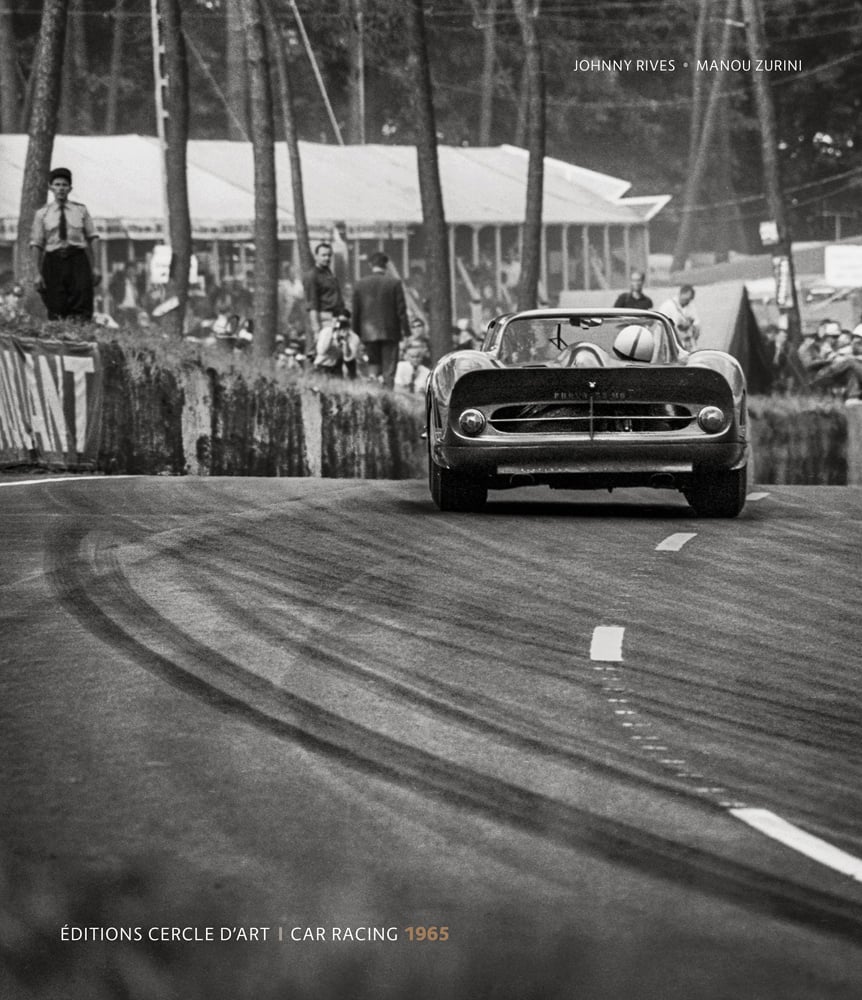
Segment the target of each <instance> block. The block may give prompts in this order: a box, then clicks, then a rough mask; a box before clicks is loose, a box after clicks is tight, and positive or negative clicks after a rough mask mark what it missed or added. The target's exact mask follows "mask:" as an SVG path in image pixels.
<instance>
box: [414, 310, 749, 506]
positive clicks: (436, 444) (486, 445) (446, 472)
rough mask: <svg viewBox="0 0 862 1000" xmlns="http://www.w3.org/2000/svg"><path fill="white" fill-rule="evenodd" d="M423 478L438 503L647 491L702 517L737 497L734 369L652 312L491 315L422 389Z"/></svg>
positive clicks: (739, 444) (741, 490) (742, 447)
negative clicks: (523, 489) (546, 492)
mask: <svg viewBox="0 0 862 1000" xmlns="http://www.w3.org/2000/svg"><path fill="white" fill-rule="evenodd" d="M426 416H427V440H428V479H429V486H430V489H431V496H432V498H433V500H434V502H435V504H436V505H437V506H438V507H439V508H440V510H444V511H478V510H480V509H481V508H482V506H483V505H484V503H485V501H486V499H487V497H488V491H489V490H503V489H507V488H511V487H520V486H527V485H530V484H540V483H541V484H545V485H547V486H550V487H552V488H554V489H609V490H612V489H614V488H616V487H625V486H652V487H656V488H659V489H673V490H679V491H681V492H682V493H683V495H684V496H685V498H686V499H687V500H688V502H689V504H690V505H691V506H692V507H693V508H694V510H695V512H696V513H697V514H699V515H701V516H704V517H735V516H736V515H737V514H739V512H740V511H741V510H742V508H743V506H744V504H745V496H746V468H747V463H748V419H747V414H746V387H745V376H744V374H743V371H742V369H741V367H740V365H739V363H738V362H737V361H736V359H735V358H733V357H731V356H730V355H729V354H725V353H723V352H721V351H713V350H702V351H693V352H690V353H689V352H687V351H685V350H683V348H682V346H681V344H680V341H679V339H678V335H677V332H676V330H675V328H674V326H673V323H672V322H671V320H669V319H668V318H667V317H666V316H663V315H662V314H661V313H659V312H654V311H652V310H649V311H646V310H627V309H601V310H595V309H535V310H530V311H525V312H518V313H511V314H508V315H504V316H499V317H497V318H496V319H495V320H492V321H491V322H490V323H489V324H488V327H487V330H486V333H485V339H484V342H483V344H482V347H481V349H479V350H462V351H454V352H452V353H451V354H447V355H446V356H445V357H443V358H441V359H440V361H439V362H438V363H437V364H436V365H435V367H434V370H433V371H432V373H431V376H430V378H429V379H428V387H427V390H426Z"/></svg>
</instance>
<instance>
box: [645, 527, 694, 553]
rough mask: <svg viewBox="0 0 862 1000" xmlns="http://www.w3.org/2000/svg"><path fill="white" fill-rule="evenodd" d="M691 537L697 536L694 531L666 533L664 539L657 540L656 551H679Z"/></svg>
mask: <svg viewBox="0 0 862 1000" xmlns="http://www.w3.org/2000/svg"><path fill="white" fill-rule="evenodd" d="M692 538H697V532H696V531H678V532H677V533H676V534H675V535H668V537H667V538H665V539H664V541H661V542H659V543H658V545H656V547H655V550H656V552H679V550H680V549H681V548H682V547H683V545H685V543H686V542H690V541H691V540H692Z"/></svg>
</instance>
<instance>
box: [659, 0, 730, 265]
mask: <svg viewBox="0 0 862 1000" xmlns="http://www.w3.org/2000/svg"><path fill="white" fill-rule="evenodd" d="M735 13H736V0H727V3H726V6H725V14H724V25H723V27H722V33H721V49H720V51H719V54H718V59H719V60H726V59H727V58H728V56H729V53H730V44H731V31H732V30H733V24H732V22H733V20H734V14H735ZM725 78H726V74H725V73H724V72H722V73H719V74H717V75H716V77H715V80H714V81H713V84H712V88H711V90H710V92H709V98H708V100H707V104H706V111H705V112H704V118H703V125H702V127H701V130H700V141H699V143H698V147H697V155H696V156H695V158H694V163H693V164H692V166H691V168H690V170H689V174H688V180H687V181H686V185H685V196H684V198H683V206H682V219H681V221H680V227H679V232H678V233H677V238H676V246H675V248H674V251H673V264H672V268H673V270H674V271H679V270H681V269H682V268H683V267H685V262H686V258H687V257H688V253H689V250H690V249H691V242H692V236H693V234H694V224H695V211H694V209H695V205H696V204H697V200H698V198H699V197H700V193H701V191H702V190H703V179H704V177H705V175H706V170H707V167H708V166H709V162H710V159H709V157H710V152H711V151H712V145H713V138H714V136H715V129H716V126H717V124H718V104H719V101H720V100H721V99H722V98H721V91H722V88H723V86H724V82H725Z"/></svg>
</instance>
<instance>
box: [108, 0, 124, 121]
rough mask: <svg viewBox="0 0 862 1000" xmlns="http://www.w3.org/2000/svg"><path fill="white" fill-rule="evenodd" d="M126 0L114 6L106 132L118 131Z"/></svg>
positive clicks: (119, 0) (117, 1) (120, 0)
mask: <svg viewBox="0 0 862 1000" xmlns="http://www.w3.org/2000/svg"><path fill="white" fill-rule="evenodd" d="M125 7H126V0H116V3H115V4H114V14H113V18H114V28H113V32H112V36H111V71H110V73H111V75H110V77H109V78H108V99H107V102H106V106H105V132H106V133H107V134H108V135H113V134H114V132H116V131H117V108H118V106H119V101H120V81H121V79H122V75H123V36H124V35H125V33H126V10H125Z"/></svg>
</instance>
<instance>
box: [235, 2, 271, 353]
mask: <svg viewBox="0 0 862 1000" xmlns="http://www.w3.org/2000/svg"><path fill="white" fill-rule="evenodd" d="M242 14H243V26H244V29H245V42H246V50H247V52H248V76H249V92H250V94H249V96H250V98H251V100H250V112H251V113H250V116H249V118H250V121H249V124H250V126H251V142H252V147H253V149H254V350H255V353H256V354H257V355H258V356H259V357H265V358H268V357H272V354H273V352H274V351H275V329H276V325H277V323H278V217H277V214H276V213H277V208H276V206H277V199H276V188H275V130H274V128H273V116H272V90H271V88H270V82H269V60H268V58H267V52H266V34H265V32H264V27H263V19H262V17H261V12H260V5H259V3H258V0H242Z"/></svg>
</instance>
